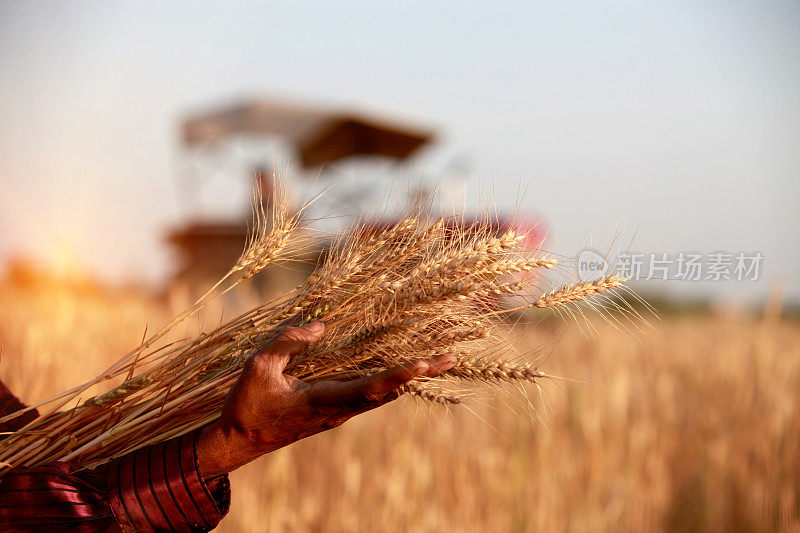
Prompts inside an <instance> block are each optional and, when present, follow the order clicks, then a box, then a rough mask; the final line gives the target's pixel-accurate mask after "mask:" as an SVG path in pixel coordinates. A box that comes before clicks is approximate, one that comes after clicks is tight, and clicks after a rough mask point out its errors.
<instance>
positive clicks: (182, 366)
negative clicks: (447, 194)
mask: <svg viewBox="0 0 800 533" xmlns="http://www.w3.org/2000/svg"><path fill="white" fill-rule="evenodd" d="M276 197H277V198H278V201H276V202H275V203H274V204H273V208H272V212H271V213H270V215H269V216H267V215H266V214H265V213H264V212H263V206H261V205H260V204H258V205H257V206H256V208H255V209H254V212H255V217H254V218H255V224H254V228H253V235H252V237H251V239H250V241H249V243H248V246H247V248H246V249H245V251H244V252H243V253H242V256H241V257H240V259H239V261H237V263H236V264H235V265H234V267H233V268H232V269H231V271H230V272H229V273H228V274H227V275H226V276H225V278H223V281H222V282H220V284H217V286H216V287H217V288H218V289H220V291H219V292H220V293H224V292H226V291H228V290H231V289H232V288H233V287H234V286H235V285H236V284H237V283H238V282H239V281H240V280H241V279H246V278H248V277H251V276H253V275H255V274H257V273H258V272H259V271H261V270H263V269H264V268H266V267H267V266H268V265H269V264H272V263H274V262H275V261H280V260H283V259H287V257H286V254H287V249H288V244H289V242H290V241H291V239H292V235H293V232H294V231H295V229H296V228H297V227H298V225H299V224H300V221H301V219H300V216H299V215H298V214H295V215H289V213H288V208H287V205H288V204H287V201H286V197H285V195H284V196H281V195H277V196H276ZM524 237H525V236H524V235H518V234H516V233H515V232H513V231H507V232H504V233H502V234H499V233H498V232H497V230H496V229H495V228H494V227H493V226H492V225H491V224H489V223H478V224H474V225H471V226H465V225H463V224H462V225H459V224H458V223H456V224H453V223H452V220H446V219H444V218H439V219H434V220H430V219H428V218H427V217H424V216H423V215H422V212H421V211H420V210H416V211H412V212H409V213H406V215H405V216H403V217H401V218H400V220H398V221H397V223H396V224H394V225H393V226H392V227H389V228H383V229H378V228H376V227H370V226H369V225H366V226H360V227H359V228H357V229H356V230H353V231H352V232H351V233H349V234H347V235H343V236H341V237H340V238H338V239H337V240H336V241H335V244H334V245H333V246H332V248H331V249H330V250H329V252H328V254H327V258H326V260H325V262H324V263H323V264H322V265H320V266H319V267H318V268H317V270H316V271H315V272H314V273H313V274H312V275H311V276H310V278H309V279H308V280H306V281H305V282H304V283H303V284H302V285H301V286H299V287H297V288H296V289H294V290H293V291H291V292H289V293H288V294H286V295H283V296H281V297H279V298H277V299H275V300H273V301H270V302H266V303H264V304H263V305H261V306H259V307H256V308H254V309H251V310H250V311H248V312H246V313H244V314H242V315H241V316H239V317H236V318H233V319H231V320H229V321H228V322H226V323H224V324H222V325H220V326H219V327H217V328H216V329H214V330H213V331H209V332H205V333H202V334H201V335H199V336H198V337H196V338H194V339H188V340H185V341H181V342H177V343H172V344H167V343H163V338H164V336H165V335H166V333H167V332H168V331H170V330H171V329H172V328H174V327H175V326H176V325H177V324H179V323H180V322H181V321H182V320H185V318H186V317H187V316H191V315H192V314H194V313H197V312H199V310H200V309H202V307H203V306H204V305H206V304H207V303H208V301H210V300H211V299H213V298H214V294H213V291H211V292H210V293H208V294H207V295H205V296H204V297H203V298H201V299H200V300H199V301H198V302H197V303H196V304H194V306H192V307H191V308H190V309H189V310H187V312H185V313H183V314H182V315H179V317H178V318H177V319H176V320H175V321H173V322H172V323H171V325H170V326H169V327H168V328H166V330H165V331H161V332H159V333H158V334H156V335H155V336H154V337H151V338H150V339H148V341H146V342H144V343H143V344H142V346H140V347H139V348H137V349H136V350H134V351H133V352H132V353H131V354H128V355H127V356H125V357H124V358H123V359H122V360H121V361H120V362H119V363H117V364H115V365H114V366H112V367H111V368H110V369H109V370H107V371H106V372H104V373H102V374H101V375H100V376H98V377H97V378H96V379H95V380H93V381H91V382H89V383H88V384H85V385H84V386H81V387H77V388H75V389H72V390H71V391H67V392H65V393H62V394H60V395H58V396H56V397H54V398H52V399H51V400H50V402H51V405H52V406H51V408H50V409H48V410H47V411H45V412H44V413H43V414H42V415H41V416H40V417H38V418H37V419H36V420H34V421H33V422H31V423H29V424H28V425H26V426H25V427H24V428H22V429H21V430H20V431H17V432H15V433H13V434H11V435H10V436H9V437H8V438H7V439H5V440H4V441H3V442H2V443H0V465H5V466H2V468H3V470H0V475H2V472H4V471H5V470H6V469H7V468H9V467H10V466H18V465H25V466H32V465H36V464H41V463H44V462H48V461H53V460H65V461H74V462H76V463H78V464H80V465H82V466H85V467H94V466H97V465H100V464H103V463H104V462H107V461H109V460H111V459H113V458H116V457H120V456H122V455H124V454H126V453H129V452H130V451H132V450H135V449H138V448H141V447H143V446H146V445H149V444H153V443H155V442H160V441H163V440H166V439H168V438H172V437H174V436H177V435H181V434H184V433H187V432H189V431H192V430H194V429H196V428H199V427H202V426H203V425H205V424H208V423H209V422H212V421H213V420H215V419H216V418H217V417H218V416H219V414H220V410H221V408H222V405H223V403H224V401H225V397H226V395H227V391H228V389H229V388H230V386H231V385H232V384H233V383H234V382H235V381H236V379H237V377H238V375H239V373H240V372H241V369H242V367H243V365H244V362H245V361H246V360H247V358H248V357H249V355H250V354H251V353H252V352H253V350H254V349H255V348H257V347H259V346H260V345H262V344H263V343H264V342H266V341H267V340H269V339H270V338H271V337H273V336H274V335H275V334H276V333H277V332H278V330H279V329H280V328H281V327H283V326H284V325H286V324H291V325H301V324H306V323H309V322H311V321H313V320H323V321H324V322H325V324H326V334H325V336H324V337H323V339H322V340H321V341H320V342H319V343H317V344H316V345H314V346H313V347H311V348H310V349H309V350H307V351H306V352H305V353H303V354H301V355H300V356H298V357H295V358H294V359H293V360H292V361H290V362H289V364H288V366H287V368H286V372H287V373H288V374H291V375H293V376H295V377H298V378H300V379H304V380H306V381H309V382H316V381H320V380H328V379H338V380H349V379H356V378H358V377H362V376H365V375H368V374H369V373H371V372H374V371H380V370H382V369H385V368H389V367H391V366H394V365H397V364H403V363H408V362H411V361H415V360H417V359H419V358H423V357H429V356H433V355H437V354H442V353H448V352H453V351H454V350H458V351H460V352H462V353H461V356H460V357H459V359H458V363H457V364H456V366H455V367H454V368H453V369H451V370H450V371H448V373H447V375H446V376H444V378H443V379H445V380H446V381H447V382H448V383H449V384H450V385H454V384H455V385H458V384H461V386H462V387H467V388H469V387H474V386H478V385H479V384H481V383H483V384H497V383H500V382H509V381H521V382H536V381H537V380H539V379H543V378H545V377H547V376H546V375H545V374H544V373H542V372H541V371H539V370H538V369H537V368H535V367H532V366H530V365H526V364H512V363H510V362H508V361H505V360H503V359H502V358H500V357H499V356H498V355H495V356H492V357H489V356H483V357H478V354H479V353H486V351H487V349H492V350H493V351H494V352H496V353H502V351H503V347H504V346H507V345H508V341H507V340H504V337H503V335H502V334H501V331H500V325H499V323H498V322H497V321H496V320H492V319H491V318H490V317H491V316H495V315H497V314H498V310H497V307H498V305H497V298H498V297H501V296H504V295H513V294H520V293H522V292H523V291H529V290H530V289H531V288H532V278H530V275H531V272H535V271H537V270H541V271H546V270H549V269H553V268H554V267H556V266H557V261H555V260H552V259H549V258H547V257H544V256H538V257H537V256H530V255H525V254H522V253H521V252H520V250H519V249H518V248H519V243H520V242H521V241H522V239H524ZM236 274H238V277H237V276H235V275H236ZM518 274H525V276H526V277H522V278H520V277H519V276H518ZM226 280H227V281H226ZM622 282H623V280H622V279H620V278H618V277H615V276H608V277H606V278H603V279H601V280H597V281H595V282H591V283H578V284H575V285H571V286H566V287H562V288H560V289H558V290H556V291H552V292H547V293H544V294H542V295H541V296H540V297H538V298H536V299H535V300H533V301H532V302H531V303H530V304H528V305H527V306H528V307H532V308H548V307H563V306H567V305H574V304H576V303H579V302H581V301H587V300H591V299H593V298H598V297H601V296H610V295H612V294H614V291H615V290H616V289H618V288H619V287H621V286H622ZM160 342H161V344H159V343H160ZM115 377H124V378H125V381H124V382H123V383H122V384H121V385H120V386H118V387H115V388H112V389H111V390H109V391H108V392H106V393H105V394H102V395H100V396H97V397H94V398H89V399H85V398H84V397H83V394H84V391H85V390H86V389H87V388H88V386H90V385H93V384H96V383H99V382H101V381H104V380H107V379H111V378H115ZM400 392H403V393H406V394H409V395H412V396H416V397H418V398H421V399H423V400H426V401H430V402H433V403H439V404H457V403H459V402H460V401H461V397H460V396H459V395H458V394H457V393H450V392H445V391H444V390H440V388H438V386H437V384H436V381H425V382H412V383H409V384H407V385H405V386H404V387H403V389H402V390H401V391H400ZM45 404H47V402H45ZM65 405H72V406H74V407H73V408H72V409H70V410H68V411H63V412H59V411H58V410H59V409H61V408H63V407H64V406H65ZM13 416H15V415H10V416H7V417H3V418H1V419H0V422H1V421H6V420H9V419H11V418H13Z"/></svg>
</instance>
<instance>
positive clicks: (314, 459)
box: [0, 283, 800, 531]
mask: <svg viewBox="0 0 800 533" xmlns="http://www.w3.org/2000/svg"><path fill="white" fill-rule="evenodd" d="M167 307H168V306H167V303H166V300H165V299H163V298H158V297H156V296H154V295H151V294H148V293H145V292H142V291H139V290H135V289H126V290H107V289H101V288H98V287H96V286H95V287H92V286H78V287H76V286H70V287H65V286H63V285H62V284H58V283H54V284H53V285H51V286H49V287H46V288H44V289H42V288H41V287H22V288H20V287H19V286H16V287H14V286H10V285H9V284H4V285H3V286H2V288H0V346H2V349H3V351H2V363H1V364H0V371H2V376H3V379H4V380H5V381H6V383H7V384H8V385H9V386H10V387H11V388H12V390H15V391H17V392H18V394H19V395H20V396H21V397H22V398H23V399H24V400H26V401H28V402H35V401H37V400H42V399H44V398H46V397H48V396H49V395H51V394H52V392H53V391H56V390H62V389H66V388H69V387H71V386H74V385H75V384H77V383H79V382H82V381H84V380H87V379H90V378H92V377H93V376H94V375H95V374H96V373H97V372H99V371H100V370H101V369H102V368H103V367H105V366H106V365H108V364H110V363H112V362H114V361H115V360H116V359H117V358H118V357H119V356H120V355H121V354H122V353H124V352H126V351H127V350H128V349H130V348H131V347H133V346H134V345H135V344H137V343H138V342H139V340H140V339H141V336H142V333H143V328H144V326H145V324H147V325H149V327H150V328H154V327H157V326H158V325H159V324H161V323H163V322H164V321H165V319H166V318H167V316H168V315H169V309H168V308H167ZM214 312H215V311H212V312H211V315H213V314H214ZM216 312H219V309H217V310H216ZM778 313H779V309H778V310H777V311H776V308H773V309H772V310H770V309H768V310H767V311H766V313H762V312H752V313H739V314H720V313H707V312H706V313H700V314H694V315H691V316H683V315H668V316H665V317H664V320H663V321H653V327H652V328H648V329H645V330H644V331H643V332H642V333H641V334H639V335H637V336H636V337H632V336H631V335H630V334H626V333H622V332H620V331H617V330H616V329H614V328H612V327H611V326H610V325H609V324H607V323H605V322H598V323H597V324H596V327H597V329H598V332H597V333H596V334H594V335H592V336H587V335H585V334H582V333H581V332H580V331H579V329H578V328H577V327H575V325H574V324H569V323H565V322H563V321H559V320H554V321H546V322H544V323H539V324H538V325H537V324H533V325H527V326H526V325H522V324H519V325H517V326H515V327H513V329H511V331H510V335H512V336H513V338H514V341H515V342H516V343H518V344H519V346H520V347H522V348H523V349H525V350H528V351H530V352H531V354H532V357H536V359H537V360H539V361H540V363H541V365H542V367H543V368H544V369H545V370H546V371H547V372H548V373H550V374H554V375H557V376H563V377H564V378H565V379H563V380H557V381H554V382H545V383H543V385H542V389H541V393H540V391H539V390H537V389H535V388H534V389H529V390H527V397H528V398H529V400H530V402H531V405H526V404H525V402H524V401H523V402H521V401H520V399H521V398H523V397H522V396H521V395H520V394H519V393H518V391H514V392H515V394H511V395H503V394H501V395H499V396H494V397H493V396H491V395H488V396H486V397H476V398H474V399H473V400H472V401H471V402H469V403H468V404H465V405H462V406H455V407H451V408H449V409H447V408H444V407H440V406H433V407H431V406H428V405H426V404H422V403H419V402H415V401H414V400H410V399H401V400H400V401H397V402H396V403H395V404H394V405H390V406H387V407H386V408H383V409H380V410H378V411H376V412H374V413H370V414H368V415H366V416H363V417H360V418H358V419H354V420H352V421H350V422H348V423H347V424H345V425H344V426H343V427H342V428H340V429H338V430H335V431H332V432H330V433H329V434H326V435H321V436H316V437H313V438H310V439H308V440H307V441H303V442H300V443H298V444H297V445H294V446H291V447H289V448H286V449H283V450H281V451H278V452H276V453H273V454H270V455H269V456H267V457H264V458H263V459H261V460H259V461H257V462H255V463H253V464H251V465H248V466H247V467H245V468H243V469H241V470H240V471H237V472H235V473H234V474H233V475H232V484H233V506H232V511H231V513H230V515H229V516H228V517H227V518H226V519H225V520H224V521H223V522H222V524H221V525H220V528H219V530H220V531H309V530H321V531H352V530H360V531H374V530H387V529H389V530H413V531H448V530H457V531H487V530H492V531H543V530H545V531H587V530H591V531H620V530H633V531H651V530H653V529H662V530H668V531H759V530H761V531H763V530H783V531H792V530H797V528H798V527H800V413H799V412H798V410H797V408H796V402H797V394H798V392H797V391H798V390H800V323H798V321H797V320H795V319H784V320H781V319H780V318H779V314H778ZM208 318H209V319H210V320H213V317H208ZM637 337H638V339H637Z"/></svg>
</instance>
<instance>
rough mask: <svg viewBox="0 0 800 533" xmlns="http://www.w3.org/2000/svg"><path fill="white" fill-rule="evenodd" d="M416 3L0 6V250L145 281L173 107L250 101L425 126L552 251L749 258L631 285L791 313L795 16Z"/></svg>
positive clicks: (172, 136) (171, 141)
mask: <svg viewBox="0 0 800 533" xmlns="http://www.w3.org/2000/svg"><path fill="white" fill-rule="evenodd" d="M431 4H432V3H431V2H392V3H380V2H358V3H353V2H326V3H304V2H286V3H273V2H264V3H256V2H219V3H210V2H197V1H192V2H142V1H137V2H113V1H102V2H40V1H25V2H10V1H0V258H3V257H7V256H8V255H9V254H13V253H24V254H32V255H35V256H39V257H42V258H44V259H52V258H54V257H56V256H57V255H59V254H61V255H63V254H65V253H66V254H72V255H74V256H75V257H76V258H77V260H78V261H80V262H82V263H83V264H84V266H85V267H86V268H89V269H91V270H92V271H95V272H97V273H98V274H99V275H101V276H103V277H107V278H111V279H117V280H118V279H122V278H125V277H128V276H135V277H139V278H145V279H149V280H156V279H159V277H160V276H162V275H163V274H164V272H166V271H167V269H168V268H169V264H168V262H169V254H168V253H167V252H166V251H165V250H164V247H163V243H162V241H161V237H160V235H161V233H162V232H163V230H164V229H165V228H167V227H169V226H170V225H172V224H174V223H176V221H178V220H179V219H180V216H181V210H180V206H181V200H180V198H179V195H181V194H183V192H182V191H181V189H180V187H178V184H177V182H176V166H177V164H176V155H177V147H178V142H177V141H178V135H177V122H178V119H179V117H181V116H182V114H184V113H185V112H187V111H189V110H196V109H202V108H204V107H206V106H209V105H212V104H215V103H220V102H225V101H227V100H229V99H231V98H234V97H242V96H257V95H265V96H277V97H281V98H284V99H289V100H299V101H301V102H311V103H314V102H322V103H325V104H329V105H330V104H342V105H345V106H348V107H356V108H365V109H369V110H374V111H377V112H387V113H390V114H391V115H394V116H408V117H411V118H413V119H414V120H415V121H418V122H422V123H426V124H430V125H432V126H433V127H435V128H437V130H438V131H439V132H440V137H439V143H440V144H439V148H440V150H441V151H443V152H446V153H452V154H458V155H464V156H465V158H466V159H467V160H468V161H469V171H470V175H471V176H472V178H471V180H470V182H469V183H470V187H473V188H474V189H477V188H478V183H479V182H481V181H482V182H484V183H486V182H490V183H491V184H492V185H491V187H493V189H494V196H495V198H496V200H497V203H498V205H499V206H500V207H501V208H505V209H511V208H513V207H514V205H515V204H516V203H517V200H518V198H519V196H518V190H520V189H523V190H525V191H526V192H525V195H524V197H523V199H522V203H521V208H522V209H523V210H526V211H531V212H533V211H535V212H537V213H539V214H541V215H542V216H543V217H544V218H545V219H546V220H547V224H548V226H549V228H550V232H551V234H552V235H553V236H556V237H557V241H556V242H554V243H553V246H554V247H555V248H557V251H560V252H562V253H565V254H576V253H577V252H578V250H579V249H580V246H581V245H582V244H586V243H587V242H589V243H598V244H600V245H602V244H608V242H609V238H608V236H610V235H613V233H614V232H615V231H616V230H617V229H619V228H622V229H624V234H625V235H626V236H627V238H628V239H630V238H633V241H634V242H633V248H634V249H635V250H639V251H643V252H656V253H661V252H666V253H669V254H677V253H679V252H681V251H691V252H704V253H713V252H719V251H726V252H731V253H737V252H748V253H750V252H761V253H762V254H763V256H764V263H763V268H764V270H763V273H762V274H763V275H762V279H761V280H760V281H759V282H756V283H753V282H750V283H739V282H727V283H704V284H694V283H691V282H685V281H684V282H679V281H671V282H666V283H664V282H652V281H651V282H646V285H644V287H645V288H646V289H648V290H649V289H652V290H662V291H665V292H671V293H675V294H709V295H712V296H715V297H718V298H722V299H726V300H738V299H745V300H749V301H753V300H757V299H758V298H760V297H761V296H763V294H764V293H765V291H766V287H767V285H768V282H769V280H772V279H777V278H780V279H782V280H783V281H784V283H785V284H786V288H787V291H788V292H789V295H790V297H792V298H793V299H795V300H797V299H800V275H798V272H799V271H800V250H799V249H798V244H800V243H799V241H800V239H798V236H797V230H798V226H800V185H799V184H798V183H800V180H799V179H798V178H800V6H798V4H797V3H796V2H792V1H755V0H753V1H749V2H729V1H720V2H674V1H661V2H644V1H631V2H597V1H583V2H571V3H567V2H547V3H543V2H525V3H506V2H499V1H494V2H488V3H487V2H477V3H470V2H452V3H441V2H440V3H436V4H435V5H431ZM231 180H232V181H236V182H241V180H242V177H241V176H232V177H231ZM232 190H233V189H232ZM231 194H233V193H231ZM235 194H236V195H238V194H239V191H238V190H237V192H236V193H235ZM237 197H238V196H237ZM603 235H605V236H606V237H603Z"/></svg>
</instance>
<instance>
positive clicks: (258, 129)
mask: <svg viewBox="0 0 800 533" xmlns="http://www.w3.org/2000/svg"><path fill="white" fill-rule="evenodd" d="M182 129H183V143H184V145H185V146H187V147H194V146H200V145H208V144H215V143H219V142H222V141H224V140H225V139H226V138H228V137H231V136H234V135H239V134H256V135H258V134H263V135H276V136H280V137H283V138H284V139H285V140H287V141H288V142H290V143H291V144H293V145H294V146H295V148H296V149H297V151H298V154H299V155H300V159H301V161H302V163H303V166H305V167H313V166H318V165H321V164H323V163H326V162H329V161H335V160H337V159H341V158H344V157H348V156H352V155H383V156H388V157H393V158H397V159H405V158H406V157H408V156H409V155H411V154H412V153H413V152H414V151H416V150H417V149H418V148H419V147H421V146H422V145H424V144H426V143H427V142H429V141H430V140H431V139H432V138H433V134H432V133H431V132H430V131H426V130H423V129H418V128H415V127H411V126H406V125H400V124H396V123H393V122H387V121H383V120H377V119H375V118H372V117H365V116H362V115H360V114H356V113H350V112H340V111H326V110H318V109H311V108H304V107H295V106H288V105H282V104H276V103H272V102H268V101H248V102H244V103H241V104H238V105H234V106H230V107H226V108H222V109H217V110H214V111H211V112H209V113H203V114H199V115H196V116H193V117H189V118H188V119H186V120H185V121H184V122H183V128H182Z"/></svg>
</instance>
